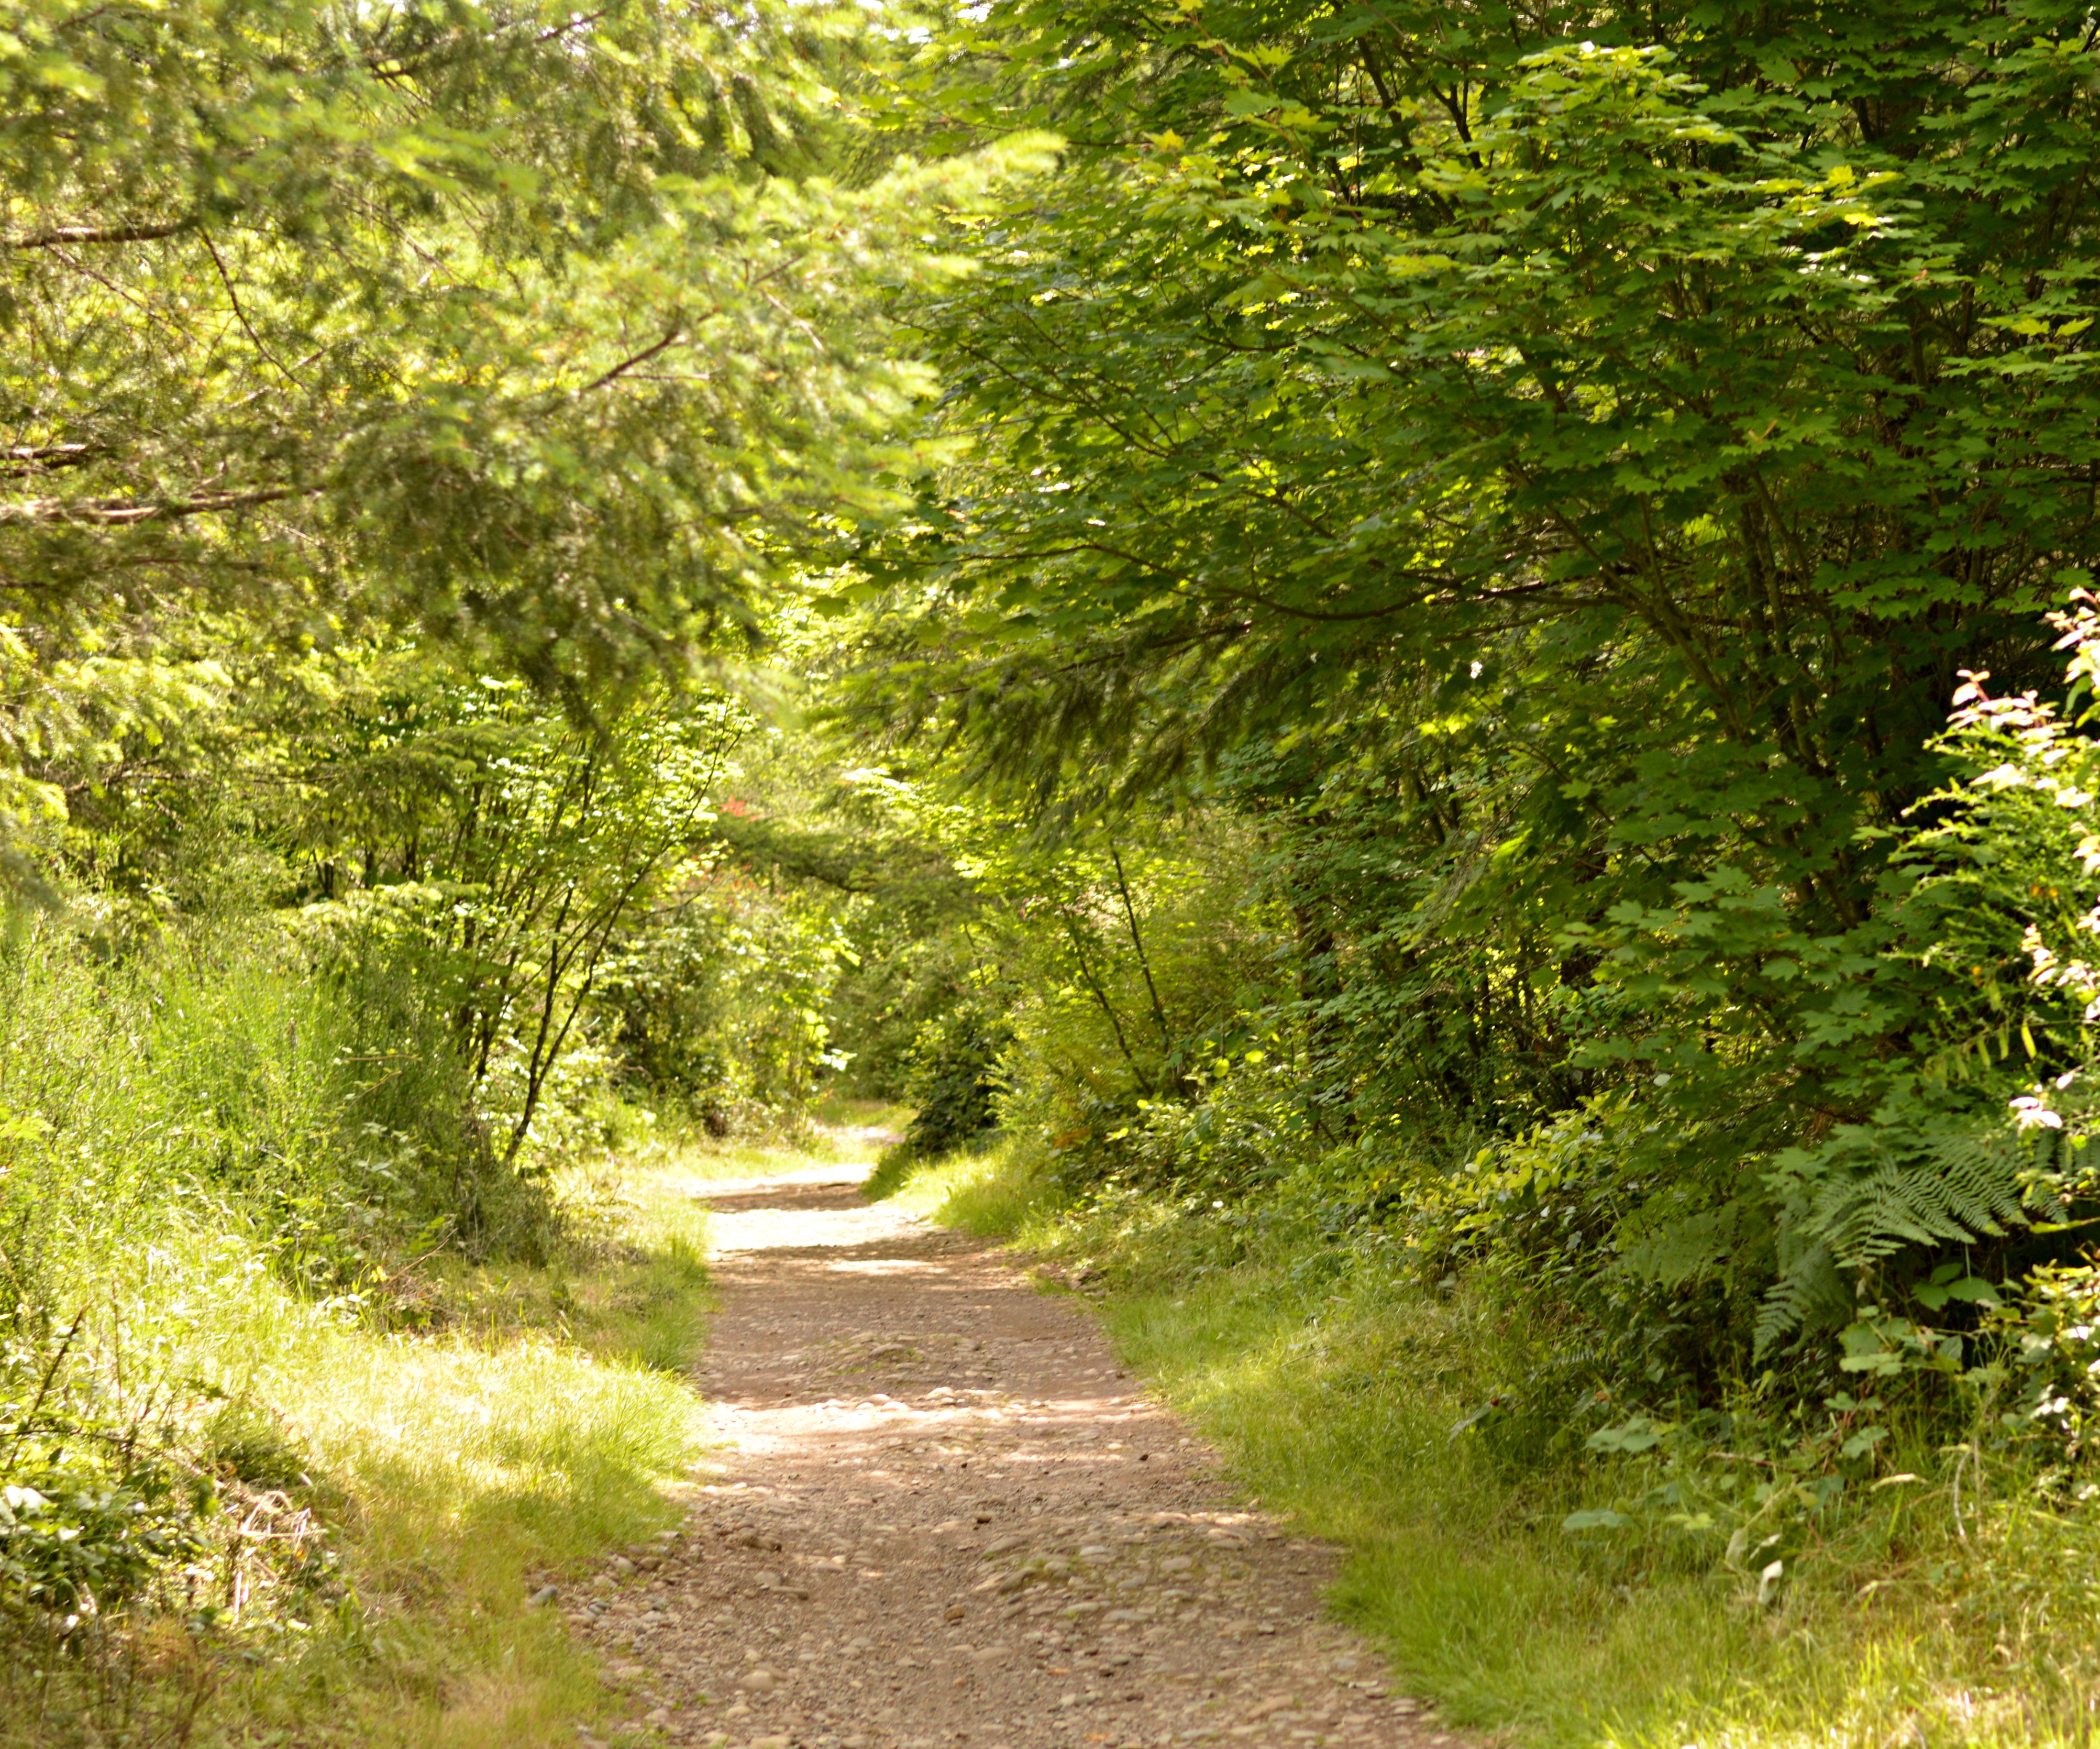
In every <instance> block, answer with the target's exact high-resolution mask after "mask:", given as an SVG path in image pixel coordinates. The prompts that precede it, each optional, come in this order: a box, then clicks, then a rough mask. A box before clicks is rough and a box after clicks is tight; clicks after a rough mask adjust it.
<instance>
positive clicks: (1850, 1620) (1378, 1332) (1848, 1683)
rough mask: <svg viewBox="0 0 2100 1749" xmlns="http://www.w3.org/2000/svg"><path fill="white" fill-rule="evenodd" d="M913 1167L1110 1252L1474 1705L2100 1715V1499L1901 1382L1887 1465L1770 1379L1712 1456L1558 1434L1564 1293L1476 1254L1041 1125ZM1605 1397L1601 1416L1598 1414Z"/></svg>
mask: <svg viewBox="0 0 2100 1749" xmlns="http://www.w3.org/2000/svg"><path fill="white" fill-rule="evenodd" d="M885 1177H887V1178H888V1179H889V1182H888V1183H886V1184H880V1185H878V1186H877V1188H878V1189H882V1190H888V1191H889V1193H890V1194H894V1195H898V1196H900V1197H902V1198H903V1199H906V1200H907V1201H908V1202H909V1203H911V1204H913V1205H915V1206H917V1207H920V1208H924V1209H926V1210H927V1211H929V1212H931V1213H933V1214H934V1215H935V1216H936V1217H937V1218H938V1219H940V1220H942V1221H944V1222H947V1223H949V1224H952V1225H956V1226H963V1227H965V1228H968V1229H969V1230H973V1231H977V1232H979V1233H982V1234H989V1235H991V1236H995V1237H998V1238H1001V1239H1008V1240H1010V1241H1012V1242H1015V1243H1018V1244H1020V1245H1022V1246H1024V1247H1026V1248H1028V1249H1030V1250H1031V1251H1033V1252H1036V1253H1038V1254H1040V1255H1043V1256H1045V1257H1050V1258H1053V1259H1056V1260H1057V1261H1060V1262H1061V1263H1062V1264H1064V1265H1065V1272H1064V1273H1065V1274H1066V1275H1067V1276H1069V1277H1070V1278H1071V1279H1078V1280H1080V1281H1083V1282H1085V1283H1088V1288H1087V1291H1088V1292H1092V1293H1094V1294H1096V1295H1097V1296H1099V1297H1100V1299H1101V1303H1102V1315H1103V1317H1104V1319H1105V1323H1106V1324H1107V1327H1108V1328H1109V1330H1110V1333H1111V1335H1112V1336H1113V1337H1114V1340H1115V1342H1116V1344H1117V1345H1118V1350H1119V1352H1120V1353H1121V1354H1122V1355H1123V1358H1124V1359H1125V1360H1126V1362H1127V1363H1128V1364H1130V1365H1132V1367H1136V1368H1137V1369H1140V1370H1141V1371H1143V1372H1145V1374H1147V1375H1149V1376H1150V1377H1151V1378H1152V1379H1153V1380H1154V1381H1155V1382H1156V1383H1157V1384H1158V1386H1159V1387H1160V1388H1161V1389H1162V1390H1163V1391H1164V1392H1165V1393H1167V1396H1168V1397H1169V1398H1170V1399H1171V1401H1173V1402H1175V1404H1176V1406H1177V1407H1179V1408H1180V1409H1181V1410H1182V1411H1185V1413H1187V1414H1189V1416H1192V1417H1193V1419H1194V1420H1195V1421H1196V1422H1197V1423H1198V1425H1199V1426H1201V1427H1202V1429H1203V1430H1204V1431H1205V1432H1206V1433H1207V1434H1209V1435H1210V1436H1211V1438H1214V1439H1215V1440H1216V1441H1217V1442H1219V1443H1220V1446H1221V1447H1222V1448H1223V1450H1224V1452H1225V1453H1226V1454H1227V1455H1228V1457H1229V1460H1230V1462H1231V1464H1232V1465H1233V1469H1234V1472H1235V1473H1236V1474H1237V1477H1238V1479H1239V1480H1240V1481H1241V1482H1242V1484H1243V1485H1244V1486H1246V1488H1247V1489H1249V1490H1250V1491H1252V1492H1253V1493H1255V1495H1258V1496H1259V1497H1260V1499H1262V1500H1263V1501H1264V1504H1267V1505H1268V1506H1269V1507H1271V1508H1275V1509H1277V1510H1279V1511H1282V1512H1284V1513H1289V1514H1290V1515H1292V1516H1293V1517H1295V1520H1296V1521H1297V1523H1298V1525H1299V1528H1301V1529H1302V1530H1304V1531H1306V1532H1307V1533H1308V1534H1311V1535H1319V1536H1322V1537H1326V1538H1330V1539H1335V1540H1336V1541H1337V1542H1339V1543H1340V1544H1342V1545H1343V1546H1344V1547H1345V1548H1347V1549H1348V1551H1349V1553H1350V1557H1351V1558H1350V1560H1349V1561H1348V1566H1347V1568H1346V1570H1345V1572H1344V1574H1343V1577H1342V1579H1341V1580H1340V1582H1339V1585H1338V1586H1337V1588H1336V1590H1335V1594H1334V1597H1333V1602H1334V1605H1335V1608H1336V1610H1338V1612H1339V1614H1342V1615H1343V1617H1344V1618H1345V1619H1348V1620H1350V1621H1351V1622H1352V1623H1355V1624H1357V1626H1359V1627H1360V1628H1362V1629H1363V1630H1364V1631H1365V1632H1368V1633H1369V1634H1370V1635H1372V1636H1374V1638H1375V1639H1376V1640H1377V1641H1379V1642H1380V1643H1381V1644H1382V1645H1383V1646H1384V1647H1385V1648H1386V1649H1387V1651H1388V1652H1389V1654H1391V1656H1392V1658H1393V1660H1394V1663H1395V1665H1396V1669H1397V1671H1398V1672H1399V1673H1400V1674H1401V1676H1402V1678H1403V1679H1404V1681H1405V1682H1406V1684H1407V1685H1409V1687H1410V1689H1411V1690H1412V1691H1413V1692H1415V1693H1417V1694H1420V1695H1422V1696H1423V1697H1424V1698H1430V1699H1433V1700H1434V1701H1435V1702H1436V1703H1438V1705H1439V1707H1440V1710H1441V1711H1442V1712H1443V1714H1444V1715H1445V1716H1446V1717H1447V1718H1448V1719H1449V1720H1451V1721H1452V1722H1453V1723H1454V1724H1455V1725H1463V1726H1468V1727H1473V1728H1478V1729H1490V1730H1493V1731H1496V1732H1498V1733H1503V1734H1508V1735H1510V1736H1511V1737H1512V1738H1515V1739H1516V1740H1519V1741H1521V1742H1527V1743H1535V1744H1539V1745H1554V1746H1569V1749H1573V1746H1577V1745H1582V1746H1590V1745H1604V1744H1610V1745H1626V1746H1628V1749H1634V1746H1639V1749H1683V1745H1685V1744H1687V1743H1695V1742H1696V1743H1712V1742H1732V1743H1744V1744H1758V1745H1764V1744H1771V1745H1780V1744H1786V1745H1792V1744H1797V1743H1798V1744H1807V1743H1819V1744H1820V1743H1833V1744H1838V1743H1842V1744H1847V1745H1852V1744H1858V1745H1868V1744H1871V1745H1874V1746H1877V1749H1879V1746H1882V1745H1886V1744H1890V1743H1926V1742H1961V1743H1975V1744H1991V1743H1997V1742H2008V1743H2010V1742H2020V1743H2053V1742H2067V1743H2068V1742H2080V1743H2084V1742H2089V1741H2090V1740H2091V1738H2092V1736H2093V1731H2094V1727H2095V1725H2096V1723H2100V1712H2096V1703H2095V1698H2094V1697H2095V1696H2096V1694H2100V1635H2096V1633H2095V1631H2094V1628H2093V1621H2094V1619H2095V1618H2094V1605H2095V1602H2096V1601H2100V1591H2096V1589H2095V1587H2096V1583H2097V1582H2100V1519H2096V1517H2094V1514H2093V1509H2092V1504H2091V1503H2089V1501H2087V1500H2085V1499H2082V1498H2069V1497H2067V1496H2066V1495H2065V1494H2064V1492H2063V1489H2062V1488H2061V1486H2049V1485H2050V1484H2051V1482H2052V1478H2050V1477H2048V1476H2045V1474H2043V1473H2040V1471H2039V1470H2037V1469H2035V1468H2032V1467H2022V1466H2021V1465H2019V1464H2016V1463H2014V1462H2013V1461H2011V1460H2005V1459H2001V1458H2000V1457H1998V1456H1996V1455H1992V1451H1991V1448H1990V1447H1989V1446H1988V1445H1987V1444H1985V1443H1984V1442H1982V1441H1980V1440H1979V1441H1971V1442H1949V1441H1948V1438H1947V1437H1946V1433H1945V1430H1944V1428H1943V1425H1941V1424H1939V1422H1938V1421H1937V1420H1933V1419H1930V1418H1925V1417H1918V1418H1909V1417H1906V1416H1904V1414H1903V1413H1902V1412H1901V1409H1900V1405H1899V1406H1898V1407H1896V1408H1894V1409H1890V1408H1887V1407H1884V1406H1882V1405H1880V1404H1878V1403H1875V1404H1874V1405H1873V1412H1872V1414H1871V1416H1870V1415H1868V1413H1867V1412H1866V1411H1865V1407H1864V1405H1865V1403H1866V1402H1867V1391H1866V1389H1865V1386H1864V1385H1862V1387H1861V1389H1860V1402H1861V1405H1862V1408H1861V1412H1860V1414H1859V1415H1857V1416H1855V1417H1854V1418H1853V1420H1852V1423H1851V1424H1852V1425H1855V1426H1856V1425H1858V1424H1862V1423H1864V1421H1865V1420H1868V1419H1872V1420H1876V1421H1877V1422H1878V1423H1880V1424H1884V1425H1885V1428H1886V1431H1885V1433H1884V1434H1883V1436H1882V1437H1881V1438H1877V1439H1876V1440H1874V1441H1873V1442H1872V1443H1873V1446H1874V1447H1875V1452H1874V1455H1875V1458H1876V1462H1875V1464H1874V1466H1873V1473H1872V1474H1871V1475H1865V1474H1864V1473H1853V1472H1859V1471H1860V1465H1859V1464H1857V1463H1856V1461H1855V1460H1854V1459H1847V1458H1846V1457H1845V1456H1844V1455H1843V1448H1844V1446H1845V1444H1846V1440H1847V1439H1848V1438H1851V1435H1850V1434H1849V1433H1847V1431H1846V1425H1843V1424H1838V1425H1820V1426H1819V1425H1795V1424H1789V1422H1788V1415H1789V1413H1791V1414H1792V1415H1793V1418H1794V1420H1796V1421H1800V1420H1804V1419H1805V1418H1804V1417H1803V1416H1802V1415H1801V1413H1800V1411H1780V1410H1778V1409H1776V1408H1775V1407H1771V1406H1770V1405H1765V1404H1761V1403H1760V1402H1757V1401H1755V1400H1746V1401H1744V1402H1740V1403H1739V1404H1738V1405H1737V1407H1736V1413H1737V1415H1738V1417H1739V1420H1738V1422H1737V1427H1738V1430H1739V1431H1740V1434H1741V1436H1742V1439H1741V1444H1742V1447H1743V1448H1742V1449H1732V1448H1731V1447H1730V1446H1728V1445H1727V1444H1726V1443H1723V1442H1718V1441H1714V1440H1709V1441H1708V1442H1705V1444H1704V1445H1702V1446H1701V1449H1700V1452H1699V1453H1698V1455H1697V1458H1696V1461H1687V1460H1686V1459H1685V1457H1684V1456H1683V1454H1681V1453H1673V1452H1672V1451H1671V1450H1670V1440H1671V1435H1670V1430H1669V1429H1667V1428H1666V1427H1665V1428H1663V1429H1661V1432H1659V1433H1657V1436H1656V1437H1655V1438H1652V1439H1648V1438H1645V1437H1644V1436H1643V1435H1642V1434H1641V1433H1639V1432H1638V1431H1636V1432H1635V1433H1627V1432H1626V1431H1625V1426H1626V1424H1616V1423H1615V1422H1614V1421H1613V1420H1612V1419H1611V1418H1610V1416H1609V1406H1608V1405H1598V1406H1597V1407H1596V1411H1595V1413H1594V1414H1593V1415H1592V1416H1590V1419H1589V1420H1586V1421H1585V1422H1582V1424H1580V1425H1578V1427H1577V1429H1576V1433H1577V1437H1576V1438H1573V1439H1572V1440H1567V1439H1564V1440H1560V1441H1557V1442H1556V1441H1555V1440H1553V1439H1551V1438H1540V1437H1539V1436H1538V1435H1539V1430H1538V1429H1536V1428H1530V1427H1527V1426H1526V1425H1525V1424H1524V1420H1523V1418H1522V1417H1521V1416H1515V1415H1507V1414H1500V1413H1498V1405H1500V1406H1507V1405H1511V1404H1513V1403H1515V1402H1519V1401H1520V1400H1521V1399H1522V1398H1524V1395H1525V1394H1526V1393H1527V1390H1528V1389H1530V1388H1532V1386H1533V1381H1534V1380H1536V1379H1537V1376H1538V1374H1539V1372H1540V1370H1541V1369H1542V1368H1543V1367H1551V1366H1552V1365H1553V1364H1555V1362H1556V1359H1557V1358H1561V1357H1560V1356H1559V1355H1558V1351H1557V1348H1556V1343H1555V1334H1556V1332H1554V1331H1553V1330H1552V1329H1551V1327H1546V1326H1545V1325H1542V1323H1541V1322H1540V1321H1539V1319H1538V1318H1537V1316H1536V1314H1535V1309H1530V1308H1526V1307H1524V1306H1523V1305H1519V1304H1516V1303H1513V1302H1512V1301H1511V1298H1510V1297H1509V1296H1508V1295H1507V1292H1505V1291H1498V1287H1497V1284H1495V1283H1492V1282H1488V1281H1484V1280H1481V1279H1476V1278H1474V1277H1470V1276H1469V1275H1468V1274H1467V1272H1466V1271H1465V1270H1458V1271H1456V1272H1455V1273H1454V1274H1449V1275H1445V1276H1442V1277H1440V1278H1439V1279H1436V1280H1435V1281H1427V1280H1425V1279H1423V1274H1422V1272H1421V1271H1420V1270H1419V1269H1418V1268H1417V1267H1415V1266H1414V1260H1413V1259H1411V1258H1410V1257H1407V1256H1405V1254H1404V1248H1403V1247H1401V1244H1400V1243H1399V1241H1398V1240H1397V1239H1396V1235H1395V1234H1392V1232H1390V1231H1387V1230H1382V1229H1381V1228H1379V1227H1378V1226H1375V1225H1362V1226H1357V1227H1355V1228H1353V1229H1352V1230H1348V1231H1338V1230H1336V1228H1335V1225H1334V1223H1333V1221H1332V1218H1331V1215H1330V1212H1326V1211H1323V1209H1322V1208H1321V1207H1320V1205H1319V1204H1317V1202H1315V1201H1312V1200H1310V1199H1305V1198H1303V1197H1299V1196H1296V1195H1294V1194H1293V1193H1292V1190H1291V1189H1290V1186H1287V1185H1286V1186H1282V1187H1280V1188H1279V1189H1277V1190H1275V1191H1273V1193H1271V1194H1270V1195H1267V1196H1264V1197H1262V1198H1260V1199H1251V1200H1246V1201H1242V1203H1240V1204H1237V1205H1235V1206H1225V1205H1224V1204H1222V1202H1221V1201H1220V1200H1213V1199H1200V1198H1192V1197H1182V1198H1179V1199H1177V1198H1176V1197H1175V1196H1173V1195H1171V1194H1169V1193H1167V1192H1163V1191H1159V1190H1154V1191H1151V1192H1146V1193H1139V1192H1135V1191H1130V1190H1114V1189H1110V1190H1096V1191H1095V1192H1093V1193H1092V1194H1089V1195H1084V1196H1075V1195H1072V1194H1071V1193H1070V1192H1068V1191H1066V1190H1062V1189H1061V1187H1060V1186H1059V1182H1058V1179H1057V1173H1056V1165H1055V1162H1054V1160H1053V1159H1052V1157H1051V1156H1050V1155H1049V1154H1048V1151H1046V1150H1043V1148H1041V1147H1040V1146H1031V1145H1030V1144H1028V1143H1027V1142H1021V1141H1010V1142H1004V1143H1002V1144H1001V1145H1000V1146H998V1147H996V1148H995V1149H993V1150H990V1151H987V1152H985V1153H983V1154H980V1155H974V1156H968V1157H956V1158H951V1159H946V1160H944V1161H940V1162H936V1163H932V1164H917V1165H910V1164H903V1163H899V1164H894V1165H892V1166H891V1167H890V1168H889V1172H888V1173H886V1174H885ZM1868 1382H1869V1383H1871V1382H1873V1381H1872V1380H1868ZM1824 1414H1825V1415H1826V1416H1830V1417H1832V1418H1833V1420H1835V1421H1837V1422H1839V1423H1843V1422H1844V1421H1845V1411H1842V1410H1838V1411H1829V1410H1826V1411H1824ZM1760 1416H1763V1417H1765V1418H1766V1419H1765V1420H1763V1421H1762V1423H1761V1422H1760V1420H1759V1417H1760ZM1599 1429H1601V1430H1604V1431H1605V1432H1606V1433H1607V1435H1608V1438H1607V1441H1606V1444H1605V1446H1604V1448H1601V1449H1600V1448H1599V1447H1598V1446H1596V1445H1595V1444H1594V1443H1593V1442H1591V1441H1590V1440H1589V1439H1586V1438H1582V1437H1581V1435H1582V1433H1584V1432H1585V1431H1592V1432H1594V1431H1596V1430H1599ZM1775 1434H1784V1435H1785V1437H1784V1438H1776V1437H1774V1436H1775ZM1612 1438H1616V1439H1617V1446H1616V1448H1614V1447H1613V1446H1612V1444H1611V1440H1612ZM1804 1451H1806V1452H1807V1453H1810V1454H1811V1460H1804V1459H1802V1458H1801V1457H1799V1456H1798V1454H1799V1453H1802V1452H1804ZM1789 1464H1791V1465H1792V1466H1793V1467H1792V1468H1791V1469H1789V1467H1788V1466H1789ZM1833 1477H1835V1478H1839V1481H1838V1482H1837V1483H1833V1482H1832V1480H1831V1478H1833ZM1673 1488H1674V1490H1675V1496H1674V1504H1673V1506H1672V1508H1671V1509H1670V1510H1661V1509H1657V1508H1655V1506H1654V1504H1653V1501H1652V1496H1654V1495H1656V1494H1657V1491H1661V1490H1668V1489H1673ZM2045 1490H2046V1491H2045ZM1600 1520H1601V1521H1604V1522H1603V1523H1602V1524H1600V1523H1599V1521H1600ZM1571 1525H1572V1526H1575V1528H1572V1529H1571V1528H1570V1526H1571ZM1585 1526H1587V1527H1588V1528H1584V1527H1585ZM1607 1526H1608V1527H1607ZM1738 1532H1744V1533H1745V1534H1742V1535H1738V1534H1736V1533H1738Z"/></svg>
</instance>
